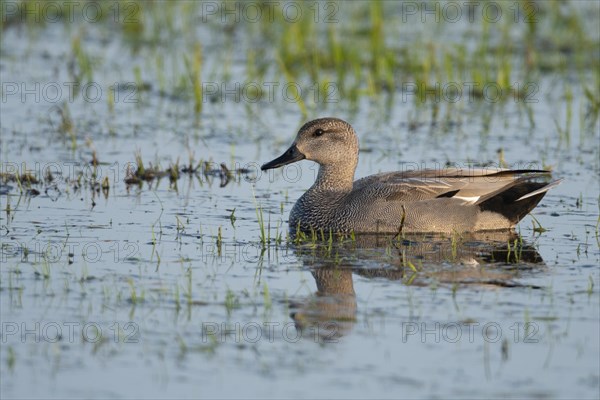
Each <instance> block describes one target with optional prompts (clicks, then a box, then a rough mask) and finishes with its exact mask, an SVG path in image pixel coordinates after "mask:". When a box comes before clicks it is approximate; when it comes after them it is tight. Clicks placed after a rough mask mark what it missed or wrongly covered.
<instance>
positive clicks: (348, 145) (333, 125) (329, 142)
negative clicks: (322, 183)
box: [261, 118, 358, 171]
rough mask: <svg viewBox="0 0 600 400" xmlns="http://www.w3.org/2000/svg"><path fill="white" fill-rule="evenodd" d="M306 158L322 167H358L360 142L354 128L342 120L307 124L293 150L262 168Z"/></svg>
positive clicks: (323, 120)
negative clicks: (346, 165) (352, 165)
mask: <svg viewBox="0 0 600 400" xmlns="http://www.w3.org/2000/svg"><path fill="white" fill-rule="evenodd" d="M304 159H306V160H311V161H315V162H317V163H319V164H320V165H322V166H328V165H336V164H356V162H357V161H358V139H357V138H356V134H355V132H354V129H353V128H352V126H351V125H350V124H349V123H347V122H346V121H343V120H341V119H338V118H319V119H315V120H312V121H310V122H307V123H306V124H304V125H303V126H302V127H301V128H300V130H299V131H298V134H297V135H296V140H294V143H292V145H291V146H290V148H289V149H287V150H286V152H285V153H283V154H282V155H281V156H279V157H277V158H276V159H274V160H273V161H270V162H268V163H266V164H264V165H263V166H262V167H261V169H262V170H263V171H265V170H267V169H272V168H278V167H282V166H284V165H287V164H291V163H293V162H296V161H300V160H304Z"/></svg>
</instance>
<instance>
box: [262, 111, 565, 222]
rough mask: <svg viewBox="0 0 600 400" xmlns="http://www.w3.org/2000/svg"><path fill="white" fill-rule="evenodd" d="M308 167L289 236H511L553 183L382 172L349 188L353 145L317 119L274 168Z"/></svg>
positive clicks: (534, 174) (529, 176) (526, 174)
mask: <svg viewBox="0 0 600 400" xmlns="http://www.w3.org/2000/svg"><path fill="white" fill-rule="evenodd" d="M304 158H305V159H308V160H312V161H315V162H317V163H318V164H319V173H318V175H317V179H316V181H315V183H314V184H313V185H312V187H311V188H310V189H308V190H307V191H306V193H304V195H302V197H300V199H299V200H298V201H297V202H296V204H295V205H294V208H293V209H292V211H291V213H290V219H289V228H290V231H292V232H293V231H295V230H296V229H297V227H298V226H300V229H301V230H303V231H310V230H311V229H314V230H321V229H323V230H325V231H329V230H332V231H334V232H350V231H354V232H357V233H359V232H365V233H366V232H370V233H373V232H381V233H397V232H400V231H402V232H444V233H450V232H467V231H471V232H472V231H485V230H501V229H509V228H512V227H513V226H514V225H515V224H516V223H517V222H519V220H520V219H521V218H523V217H524V216H525V215H527V213H528V212H529V211H531V210H532V209H533V208H534V207H535V206H536V205H537V204H538V202H539V201H540V200H541V199H542V197H543V196H544V195H545V194H546V192H547V191H548V190H549V189H550V188H552V187H554V186H555V185H557V184H558V183H559V182H560V181H554V182H551V183H547V182H540V178H547V176H548V175H549V171H540V170H507V169H497V168H494V169H491V168H490V169H488V168H486V169H472V168H469V169H465V170H461V169H455V168H449V169H443V170H421V171H409V172H388V173H382V174H376V175H371V176H368V177H365V178H362V179H359V180H357V181H354V172H355V170H356V166H357V164H358V140H357V138H356V134H355V132H354V129H353V128H352V126H350V124H348V123H347V122H345V121H342V120H340V119H337V118H321V119H316V120H314V121H310V122H308V123H306V124H305V125H304V126H302V127H301V128H300V130H299V131H298V134H297V136H296V140H295V141H294V143H293V144H292V146H291V147H290V149H289V150H288V151H287V152H286V153H284V154H283V155H282V156H281V157H279V158H277V159H275V160H273V161H271V162H269V163H267V164H265V165H263V167H262V168H263V169H269V168H276V167H279V166H282V165H285V164H288V163H290V162H295V161H299V160H301V159H304Z"/></svg>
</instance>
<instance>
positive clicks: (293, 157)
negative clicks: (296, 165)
mask: <svg viewBox="0 0 600 400" xmlns="http://www.w3.org/2000/svg"><path fill="white" fill-rule="evenodd" d="M305 158H306V156H305V155H304V154H302V153H301V152H300V150H298V148H297V147H296V145H295V144H293V145H292V147H290V148H289V149H287V151H286V152H285V153H283V154H282V155H281V156H279V157H277V158H276V159H274V160H273V161H269V162H268V163H266V164H263V166H262V167H260V169H261V170H263V171H265V170H267V169H272V168H278V167H281V166H284V165H287V164H291V163H293V162H296V161H300V160H304V159H305Z"/></svg>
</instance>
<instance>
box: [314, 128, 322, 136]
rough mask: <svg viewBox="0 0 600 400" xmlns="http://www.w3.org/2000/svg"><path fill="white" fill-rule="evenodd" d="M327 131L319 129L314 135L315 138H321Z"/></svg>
mask: <svg viewBox="0 0 600 400" xmlns="http://www.w3.org/2000/svg"><path fill="white" fill-rule="evenodd" d="M324 133H325V131H324V130H323V129H317V130H316V131H315V133H314V135H315V136H321V135H322V134H324Z"/></svg>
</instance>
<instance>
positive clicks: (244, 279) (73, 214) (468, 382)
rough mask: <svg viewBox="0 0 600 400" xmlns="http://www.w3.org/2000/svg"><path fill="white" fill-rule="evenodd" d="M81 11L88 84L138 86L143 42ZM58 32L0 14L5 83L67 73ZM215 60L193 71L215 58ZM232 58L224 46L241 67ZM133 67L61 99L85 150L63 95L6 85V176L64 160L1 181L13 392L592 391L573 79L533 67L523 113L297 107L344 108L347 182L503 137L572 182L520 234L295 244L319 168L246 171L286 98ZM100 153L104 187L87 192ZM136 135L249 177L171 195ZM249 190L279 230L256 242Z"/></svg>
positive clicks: (174, 154)
mask: <svg viewBox="0 0 600 400" xmlns="http://www.w3.org/2000/svg"><path fill="white" fill-rule="evenodd" d="M86 29H87V30H86V35H85V38H84V43H85V44H86V46H87V47H86V48H87V49H88V51H89V52H90V53H92V54H95V55H96V56H97V57H101V58H102V60H101V61H102V62H100V63H99V65H100V67H98V68H97V69H96V70H95V76H94V80H95V81H96V82H99V84H100V85H101V87H103V88H107V87H108V86H109V85H111V84H112V83H114V82H131V81H134V80H135V77H134V72H133V71H132V68H133V67H132V66H135V65H144V60H145V59H148V58H150V56H149V55H148V54H146V53H144V50H142V51H141V53H137V54H136V53H131V52H130V50H129V48H128V47H127V44H126V43H124V42H123V41H122V40H120V39H118V38H116V37H114V38H113V37H112V36H110V35H108V36H107V33H106V32H105V31H103V30H102V29H100V27H96V26H91V27H87V28H86ZM72 30H73V29H72V27H69V26H68V25H67V26H66V27H65V26H63V25H60V24H49V25H48V26H46V27H44V28H43V29H40V30H33V31H28V30H25V29H24V28H23V27H21V29H12V28H11V29H8V30H6V31H5V32H3V39H2V40H3V45H2V62H1V64H0V67H1V71H2V80H3V82H18V83H21V82H24V83H26V84H28V85H32V84H33V83H34V82H42V84H43V83H46V84H47V83H48V82H59V83H63V82H65V81H68V79H69V78H68V77H67V75H66V72H65V71H66V69H67V67H66V61H65V59H66V58H67V55H68V53H69V52H70V43H69V41H68V40H64V38H69V37H71V35H73V31H72ZM196 34H197V35H198V37H200V39H201V40H202V41H206V42H210V43H214V47H211V46H207V49H206V50H205V51H206V53H207V54H209V55H210V54H211V51H215V52H216V51H218V48H219V45H221V44H223V43H222V42H220V40H222V38H221V36H219V35H218V34H216V33H214V31H213V30H211V29H208V28H206V27H199V28H198V31H197V32H196ZM204 35H205V36H204ZM42 37H43V38H44V39H45V40H48V41H52V43H53V45H52V46H48V44H47V43H46V42H45V41H44V40H42ZM448 40H454V39H452V37H449V38H448ZM250 42H252V40H251V39H244V40H242V41H241V43H238V44H236V46H240V47H242V48H245V47H244V46H251V43H250ZM223 45H224V46H226V45H227V44H226V43H225V44H223ZM173 46H174V47H175V48H179V49H181V48H184V45H183V44H181V43H174V44H173ZM234 53H235V52H234ZM235 54H237V53H235ZM144 57H146V58H144ZM206 59H207V60H206V70H207V71H214V70H215V69H217V68H218V65H219V63H218V62H217V61H214V59H213V58H211V57H209V56H207V57H206ZM211 60H212V61H211ZM213 64H214V65H213ZM245 64H246V61H245V60H244V59H243V57H240V59H235V60H234V61H233V63H232V67H231V70H232V74H233V75H234V76H235V73H236V71H242V70H243V69H244V66H245ZM148 68H151V67H148ZM169 68H170V67H169ZM144 71H146V70H144ZM146 73H147V72H144V74H146ZM147 74H148V77H144V78H143V79H144V80H148V81H151V82H152V83H153V87H152V89H150V90H148V91H143V92H139V100H140V101H138V102H134V103H126V102H115V105H114V110H113V111H110V108H109V101H108V100H107V95H106V91H105V92H104V93H105V94H103V95H102V97H101V98H100V101H98V102H96V103H92V102H89V101H85V100H83V99H82V96H79V97H78V98H77V99H75V100H74V101H73V102H71V103H68V108H69V111H70V114H71V118H72V120H73V121H74V124H75V129H74V132H75V140H76V143H77V145H76V148H75V150H73V148H72V145H71V138H70V137H68V135H64V134H61V133H60V132H59V131H60V129H59V128H58V127H59V126H60V124H61V117H60V113H59V111H58V109H57V106H59V107H63V104H62V102H60V103H58V104H57V103H56V102H51V101H47V100H48V99H47V98H45V99H44V98H42V99H41V100H40V101H39V102H38V101H34V99H32V98H31V97H27V98H25V101H22V100H21V98H20V97H19V96H11V97H7V100H6V101H3V103H2V128H1V129H2V130H1V134H2V136H1V143H2V149H1V157H2V168H3V170H2V172H8V173H12V172H14V171H15V169H16V168H18V169H19V170H20V172H24V171H23V169H28V170H33V171H34V173H35V172H39V175H38V177H43V176H44V175H45V172H46V171H47V170H48V169H51V170H52V172H53V174H54V176H55V178H56V180H55V183H54V184H42V185H34V188H36V189H37V190H38V191H39V192H40V193H39V195H37V196H31V195H21V194H20V192H19V189H18V185H17V184H16V183H15V182H7V183H6V184H3V186H2V191H1V193H2V195H1V196H0V200H1V202H2V210H3V211H2V216H1V218H2V220H1V224H2V267H1V274H0V278H1V282H0V316H1V320H2V321H1V322H2V344H1V357H0V369H1V372H2V377H3V379H2V387H1V394H2V397H3V398H24V397H44V398H46V397H56V398H67V397H69V398H70V397H94V398H101V397H109V396H110V397H118V398H130V397H141V396H144V397H157V398H159V397H160V398H164V397H224V398H227V397H229V398H230V397H294V398H296V397H339V398H363V397H367V396H372V397H389V398H415V397H428V398H430V397H439V398H448V397H452V398H480V397H482V396H491V397H520V398H521V397H534V396H535V397H548V398H567V397H577V398H597V397H598V395H599V385H600V365H599V364H598V359H599V355H600V344H599V343H598V337H599V335H600V332H599V330H600V329H599V322H600V316H599V313H600V306H599V302H600V292H599V289H598V287H599V284H598V283H599V282H600V274H599V270H598V264H599V261H600V250H599V244H598V228H597V227H598V210H599V203H598V201H599V186H598V173H599V161H598V155H599V154H600V149H599V143H600V142H599V141H600V134H599V129H598V128H599V126H598V121H597V120H596V121H595V123H594V125H593V126H592V127H588V128H586V127H585V126H584V124H582V123H580V121H581V120H582V118H583V117H582V116H583V115H585V112H586V103H585V96H584V93H583V90H582V89H581V87H580V86H578V85H573V88H572V90H573V103H572V109H573V122H572V124H571V125H572V127H571V129H572V133H571V135H572V137H571V138H570V142H569V143H567V142H566V141H565V139H564V138H563V139H562V140H561V139H560V134H559V132H558V131H557V128H556V126H555V123H554V120H553V119H554V118H556V119H557V120H558V121H559V123H561V124H563V125H564V123H565V120H566V118H567V115H566V107H565V100H564V87H565V86H566V85H569V84H570V83H569V82H570V80H574V79H575V78H576V77H574V76H571V75H570V74H569V73H564V74H563V75H561V76H559V77H557V76H554V75H551V74H549V75H547V76H541V77H539V79H536V81H535V82H536V83H537V84H538V85H539V89H540V92H539V96H538V97H537V98H536V99H537V100H539V101H538V102H536V103H531V104H528V106H531V107H532V115H533V119H534V122H535V125H534V126H532V125H531V124H530V122H529V119H528V116H527V111H526V106H525V105H524V104H523V102H520V101H512V100H511V101H507V102H505V103H496V104H492V103H490V102H486V101H476V102H472V103H469V102H463V103H459V104H458V105H456V106H450V105H448V104H444V103H442V104H440V108H441V109H440V114H444V113H449V114H450V117H449V118H448V120H449V121H450V124H449V125H448V126H442V124H437V125H432V124H431V123H430V117H431V109H430V107H429V106H427V105H421V106H419V105H416V104H415V102H414V100H413V99H412V97H410V96H409V97H407V99H406V100H404V99H403V96H402V95H401V94H397V95H396V97H395V100H394V101H393V102H392V103H387V102H386V101H385V98H378V97H375V98H367V97H364V98H363V99H361V100H360V101H359V107H358V110H357V111H354V110H353V109H352V108H351V107H350V106H348V104H346V103H344V102H342V101H340V102H339V103H335V104H331V105H329V106H328V108H326V109H323V110H322V109H321V107H325V106H324V105H322V104H321V105H320V104H317V107H318V108H317V109H313V110H312V111H311V112H310V117H316V116H323V115H336V116H339V117H342V118H345V119H347V120H349V121H350V122H351V123H352V124H353V125H354V127H355V129H356V131H357V132H358V134H359V138H360V143H361V147H362V149H363V152H362V153H361V159H360V164H359V168H358V171H357V176H358V177H362V176H365V175H369V174H372V173H377V172H380V171H388V170H399V169H409V168H410V169H414V168H415V167H427V168H435V167H443V166H444V165H446V163H447V162H448V161H451V162H453V163H457V164H458V165H471V164H470V163H474V162H476V163H482V164H488V163H489V164H497V163H498V153H497V150H498V149H500V148H501V149H503V151H504V158H505V160H506V162H507V163H508V164H509V165H510V166H512V167H524V166H528V167H534V168H535V167H542V163H543V165H549V166H552V168H553V170H554V171H555V176H556V177H562V178H565V181H564V182H563V184H561V185H560V186H559V187H557V188H556V189H554V190H552V191H551V192H550V193H549V194H548V195H547V196H546V197H545V198H544V200H543V201H542V203H541V204H540V206H539V207H538V208H536V209H535V211H534V212H533V215H534V217H535V218H536V219H537V220H538V221H539V223H540V224H541V226H543V227H544V228H545V229H546V231H545V232H541V233H540V232H535V231H534V230H533V228H532V226H533V224H532V218H531V217H527V218H525V219H524V220H523V221H522V222H521V224H520V225H519V227H518V229H517V230H518V231H519V233H520V235H521V239H522V243H521V239H519V240H517V242H516V244H517V248H516V249H514V248H512V249H511V250H510V251H509V249H508V243H511V245H512V246H514V245H515V242H514V237H510V238H507V237H504V236H502V235H500V236H499V237H498V236H497V235H488V236H487V237H464V238H460V239H457V241H455V242H454V243H453V242H452V239H451V238H432V237H416V238H414V237H413V238H405V239H404V240H403V241H398V240H390V239H389V238H388V239H386V238H358V239H357V240H356V242H352V241H346V242H344V243H342V244H340V243H337V242H336V243H333V244H332V245H331V247H330V248H329V246H328V244H327V243H324V244H323V243H321V244H320V245H319V246H316V248H315V247H314V246H313V245H311V244H310V243H307V244H302V245H294V244H293V243H289V244H286V240H285V239H286V236H287V235H286V232H287V216H288V214H289V210H290V209H291V207H292V206H293V204H294V202H295V200H296V199H297V198H298V197H299V196H300V195H301V194H302V193H303V192H304V190H306V188H308V187H309V186H310V185H311V184H312V182H313V180H314V176H315V173H316V169H315V168H314V166H313V165H311V163H310V162H307V161H303V162H301V163H299V164H297V165H293V166H290V167H287V168H285V169H284V170H283V171H275V172H270V173H269V174H265V173H261V172H260V171H259V170H258V168H257V167H258V166H259V165H260V164H262V163H263V162H266V161H268V160H271V159H272V158H274V157H275V156H278V155H279V154H280V153H281V152H283V151H284V150H285V149H286V148H287V146H288V145H289V144H290V143H291V140H292V139H293V137H294V135H295V132H296V130H297V128H298V127H299V126H300V125H301V123H302V122H303V121H304V119H303V118H302V116H301V113H300V111H299V108H298V105H297V104H295V103H287V102H282V101H274V102H262V103H258V104H247V103H246V104H244V103H243V102H241V103H236V102H235V101H225V102H224V103H221V102H216V103H212V102H208V101H207V102H206V103H204V105H203V106H204V108H203V111H202V117H201V118H199V119H197V118H195V117H194V115H193V107H192V105H191V104H190V101H189V99H186V98H178V97H175V96H164V95H161V94H160V93H159V91H158V89H157V88H156V87H157V84H156V83H155V82H154V80H153V78H152V75H151V74H150V73H147ZM591 74H592V72H590V75H591ZM42 97H43V96H42ZM390 104H391V105H390ZM408 121H412V122H411V124H409V122H408ZM409 125H410V126H409ZM93 151H95V152H96V154H97V158H98V160H99V161H100V162H101V164H100V166H99V168H98V169H97V171H96V175H97V177H98V179H97V181H98V182H101V180H102V178H104V177H108V179H109V182H110V185H111V186H110V190H109V192H108V195H107V196H106V197H105V196H104V195H103V193H102V191H101V190H98V191H96V190H95V189H94V190H90V188H89V183H90V180H91V177H92V168H91V167H90V161H91V160H92V152H93ZM136 151H137V152H139V153H140V154H141V155H142V156H143V158H144V162H145V163H146V164H148V163H149V162H151V163H152V164H153V165H157V164H160V165H161V166H162V167H163V168H166V167H168V166H169V164H170V163H175V162H176V160H177V159H179V162H180V166H182V165H183V164H187V163H188V161H187V160H188V158H189V153H190V151H192V152H194V157H195V160H196V161H198V160H200V159H202V160H207V161H208V160H210V161H212V162H214V167H215V168H218V165H219V164H220V163H222V162H223V163H226V164H227V165H228V166H229V168H230V169H231V170H235V169H236V168H240V167H244V168H247V169H249V172H247V173H243V174H235V176H234V179H232V180H231V181H230V182H229V183H228V184H227V185H225V186H223V187H221V179H220V177H219V176H218V175H217V176H210V177H206V176H203V175H198V176H188V175H186V174H182V175H183V176H182V177H181V178H180V179H179V180H178V182H177V190H175V187H174V186H172V185H170V183H169V179H168V177H165V178H163V179H161V180H160V181H158V182H156V181H155V182H153V183H152V184H151V185H150V184H148V183H144V184H143V185H142V186H141V187H138V186H137V185H133V186H127V185H126V184H125V183H124V179H125V177H126V171H127V165H128V163H132V162H134V155H135V152H136ZM23 163H25V164H23ZM24 165H25V166H24ZM79 172H82V173H83V178H82V179H81V180H80V183H79V184H75V183H73V182H72V181H71V180H72V179H75V178H76V177H77V176H78V174H79ZM86 177H87V178H90V179H88V180H86V179H85V178H86ZM255 197H256V200H255ZM256 204H260V207H261V209H262V210H263V216H264V219H265V225H267V228H268V229H269V232H270V237H271V238H272V239H273V240H272V241H271V244H270V245H269V246H267V249H266V250H265V251H264V252H263V251H262V246H261V242H260V227H259V224H258V222H257V211H256ZM8 205H10V206H8ZM7 208H8V209H9V210H10V212H7V211H6V210H7ZM233 210H235V211H233ZM232 213H233V215H234V217H235V221H234V222H232V220H233V218H231V217H230V216H231V215H232ZM279 234H281V237H282V239H283V240H282V241H281V242H279V243H276V242H275V240H274V238H276V237H277V236H278V235H279ZM26 249H27V250H26Z"/></svg>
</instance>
